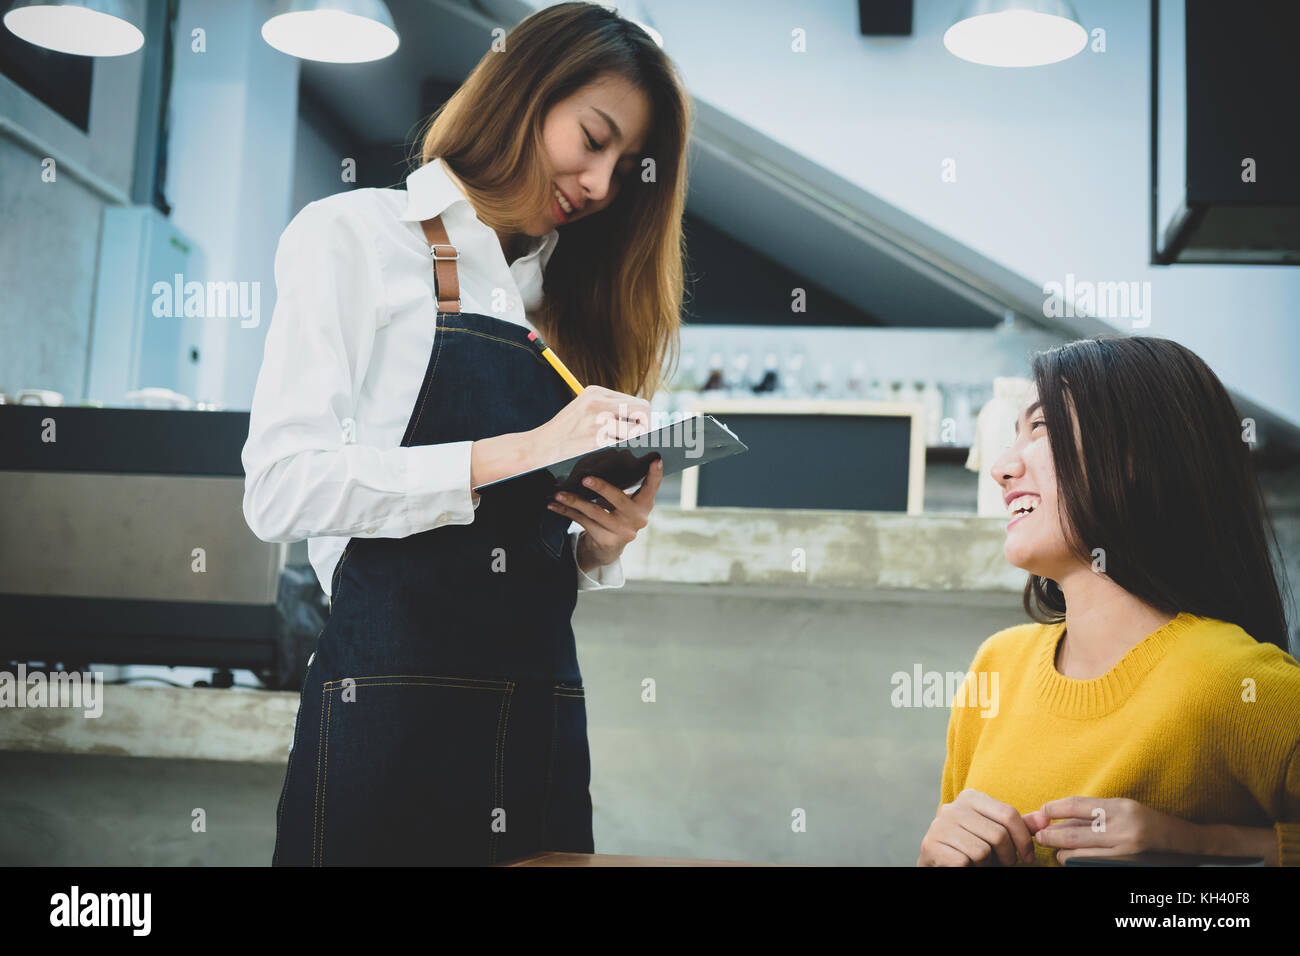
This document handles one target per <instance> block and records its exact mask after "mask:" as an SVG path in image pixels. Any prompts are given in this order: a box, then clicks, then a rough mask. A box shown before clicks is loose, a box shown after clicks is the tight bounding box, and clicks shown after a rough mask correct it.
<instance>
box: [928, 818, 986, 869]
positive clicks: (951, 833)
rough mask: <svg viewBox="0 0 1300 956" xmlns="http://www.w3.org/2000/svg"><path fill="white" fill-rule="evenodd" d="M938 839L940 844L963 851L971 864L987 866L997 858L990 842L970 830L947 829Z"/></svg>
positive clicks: (963, 854)
mask: <svg viewBox="0 0 1300 956" xmlns="http://www.w3.org/2000/svg"><path fill="white" fill-rule="evenodd" d="M937 839H938V842H939V843H940V844H942V845H944V846H948V847H950V848H952V849H954V850H956V851H957V852H959V853H961V854H962V856H964V857H966V859H967V860H968V861H969V862H970V865H971V866H987V865H988V864H989V863H990V862H991V861H992V860H995V859H997V857H996V856H994V854H993V848H992V847H991V846H990V845H989V844H988V842H987V841H985V840H983V839H982V838H980V837H979V836H977V835H975V834H974V833H971V832H970V831H969V830H966V829H962V828H960V827H957V828H954V829H952V830H947V831H945V832H944V833H943V835H942V836H940V837H938V838H937Z"/></svg>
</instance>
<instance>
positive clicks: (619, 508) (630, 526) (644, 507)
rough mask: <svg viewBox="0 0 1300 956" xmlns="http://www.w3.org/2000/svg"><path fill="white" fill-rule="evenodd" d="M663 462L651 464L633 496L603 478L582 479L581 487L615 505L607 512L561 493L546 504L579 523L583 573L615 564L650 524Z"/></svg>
mask: <svg viewBox="0 0 1300 956" xmlns="http://www.w3.org/2000/svg"><path fill="white" fill-rule="evenodd" d="M663 476H664V463H663V459H662V458H659V459H656V460H655V461H654V463H653V464H651V465H650V471H649V472H648V473H647V474H646V477H645V481H643V482H642V483H641V487H640V488H638V489H637V490H636V491H635V492H633V494H632V495H630V496H629V495H626V494H624V493H623V491H622V490H621V489H619V488H615V487H614V486H613V485H611V484H610V483H609V482H608V481H605V480H604V479H603V478H595V477H591V478H584V479H583V484H584V485H586V487H588V488H590V489H591V490H592V491H594V492H596V493H597V494H599V495H600V496H601V497H602V498H604V499H605V500H606V501H608V502H609V503H610V504H611V505H613V506H614V510H613V511H606V510H605V509H604V508H602V507H601V506H600V505H598V504H596V503H595V502H594V501H587V500H586V499H584V498H579V497H577V496H576V495H571V494H568V493H567V492H563V491H562V492H560V493H559V494H557V495H556V496H555V497H556V499H557V500H556V501H553V502H551V503H550V504H548V505H547V507H548V508H550V509H551V510H552V511H554V512H556V513H557V514H562V515H564V516H565V517H566V518H569V519H571V520H573V521H576V522H578V524H580V525H582V527H583V529H584V530H583V533H582V534H581V535H580V536H579V537H578V555H577V557H578V566H579V567H580V568H582V570H583V571H584V572H590V571H591V569H592V568H595V567H598V566H600V565H605V564H612V563H613V562H615V561H617V560H618V558H619V556H620V555H621V554H622V553H623V549H624V548H626V547H627V546H628V545H629V544H630V543H631V542H632V541H634V540H635V539H636V533H637V532H638V531H640V530H641V529H642V528H644V527H645V526H646V524H647V523H649V520H650V510H651V509H652V508H654V506H655V494H656V492H658V491H659V483H660V482H661V481H663Z"/></svg>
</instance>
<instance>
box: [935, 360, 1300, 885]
mask: <svg viewBox="0 0 1300 956" xmlns="http://www.w3.org/2000/svg"><path fill="white" fill-rule="evenodd" d="M1033 382H1034V385H1033V387H1032V388H1031V389H1029V394H1028V397H1027V398H1026V400H1025V405H1024V408H1023V410H1022V412H1021V414H1020V418H1019V421H1018V423H1017V425H1016V440H1015V442H1014V444H1013V445H1012V446H1011V448H1010V449H1008V450H1007V452H1006V453H1005V454H1004V455H1002V456H1001V457H1000V458H999V459H998V461H997V462H995V463H994V464H993V466H992V469H991V470H992V474H993V477H994V478H995V479H997V481H998V482H999V483H1000V484H1001V485H1002V488H1003V490H1004V492H1005V498H1006V503H1007V508H1008V511H1009V512H1010V514H1011V520H1010V522H1009V523H1008V525H1007V537H1006V542H1005V548H1004V550H1005V553H1006V556H1007V559H1008V560H1009V561H1010V562H1011V563H1012V564H1014V565H1016V566H1017V567H1021V568H1024V569H1025V570H1027V571H1028V572H1029V573H1030V578H1029V581H1028V583H1027V585H1026V588H1025V596H1024V603H1025V609H1026V612H1027V613H1028V614H1029V615H1030V617H1032V618H1034V619H1035V621H1036V622H1037V623H1035V624H1026V625H1020V626H1017V627H1012V628H1009V629H1007V630H1004V631H1001V632H999V633H997V634H994V635H993V636H992V637H990V638H988V639H987V640H986V641H984V643H983V644H981V645H980V648H979V650H978V651H977V652H976V654H975V659H974V662H973V663H972V664H971V668H970V674H969V675H968V678H967V680H968V682H971V681H977V680H978V679H979V678H978V675H980V674H984V675H991V674H994V673H996V674H998V677H999V679H998V682H997V685H996V686H997V687H998V688H999V689H1000V699H999V701H998V702H997V708H996V710H995V711H993V710H992V709H989V712H990V713H991V714H992V716H989V717H985V716H982V714H981V712H980V711H979V710H977V709H975V708H973V707H971V706H967V705H966V702H967V701H968V700H973V699H974V695H973V694H971V693H969V692H968V693H967V694H965V695H963V696H962V697H959V698H958V699H957V700H956V701H954V706H953V709H952V714H951V717H950V720H949V724H948V753H947V759H946V760H945V763H944V769H943V778H942V796H941V803H940V806H939V810H938V813H937V814H936V816H935V819H934V821H933V822H932V823H931V825H930V828H929V830H928V832H927V833H926V834H925V837H924V839H923V840H922V842H921V852H920V856H919V858H918V860H917V862H918V864H920V865H933V866H963V865H972V864H974V865H988V864H993V865H996V864H999V863H1000V864H1012V863H1016V862H1023V863H1035V862H1036V863H1039V864H1056V863H1063V862H1064V861H1065V860H1067V859H1069V858H1070V857H1072V856H1073V857H1090V856H1099V857H1105V856H1119V855H1126V854H1133V853H1141V852H1147V851H1156V852H1172V853H1186V854H1204V855H1212V856H1247V857H1259V858H1262V859H1264V860H1265V861H1266V862H1268V863H1271V864H1278V863H1282V864H1285V865H1295V864H1300V664H1297V662H1296V660H1295V658H1293V657H1292V656H1291V655H1290V654H1289V653H1288V652H1287V648H1288V633H1287V626H1286V620H1285V614H1284V602H1283V599H1282V594H1281V592H1280V590H1279V581H1280V580H1284V578H1283V577H1282V576H1281V575H1280V574H1277V573H1275V570H1274V564H1273V561H1272V559H1271V556H1270V546H1272V548H1274V549H1275V548H1276V541H1275V540H1274V539H1273V538H1272V535H1271V531H1270V525H1269V520H1268V516H1267V512H1266V510H1265V507H1264V504H1263V500H1262V496H1261V493H1260V489H1259V484H1258V481H1257V479H1256V476H1255V472H1254V466H1253V463H1252V461H1251V452H1250V448H1249V445H1248V444H1247V443H1246V442H1245V441H1243V424H1242V421H1241V418H1240V416H1239V415H1238V414H1237V412H1236V410H1235V409H1234V408H1233V405H1232V402H1231V400H1230V399H1229V397H1228V394H1227V392H1226V391H1225V390H1224V388H1223V385H1222V384H1221V383H1220V382H1219V380H1218V378H1217V377H1216V376H1215V375H1214V373H1213V372H1212V371H1211V370H1210V369H1209V368H1208V367H1207V366H1206V365H1205V363H1204V362H1203V361H1201V359H1200V358H1198V357H1197V356H1196V355H1195V354H1194V353H1192V352H1191V351H1189V350H1188V349H1186V348H1184V347H1183V346H1181V345H1178V344H1177V343H1175V342H1171V341H1167V340H1164V339H1158V338H1147V337H1139V336H1134V337H1127V338H1101V339H1090V340H1085V341H1079V342H1073V343H1071V344H1069V345H1065V346H1062V347H1060V348H1056V349H1052V350H1050V351H1047V352H1043V353H1039V354H1038V355H1036V356H1035V357H1034V360H1033ZM986 684H987V685H988V686H994V685H993V682H992V680H991V679H989V678H986Z"/></svg>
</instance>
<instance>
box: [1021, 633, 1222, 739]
mask: <svg viewBox="0 0 1300 956" xmlns="http://www.w3.org/2000/svg"><path fill="white" fill-rule="evenodd" d="M1200 620H1201V619H1200V618H1198V617H1196V616H1195V615H1192V614H1188V613H1186V612H1182V613H1180V614H1179V615H1178V616H1177V617H1175V618H1174V619H1173V620H1172V621H1169V622H1168V623H1167V624H1164V625H1163V626H1161V627H1158V628H1156V629H1155V630H1154V631H1152V632H1151V633H1150V634H1148V635H1147V636H1146V637H1144V638H1143V639H1142V640H1140V641H1138V642H1137V643H1136V644H1134V645H1133V646H1132V647H1131V648H1129V650H1128V653H1126V654H1125V655H1124V656H1123V657H1121V658H1120V659H1119V661H1118V662H1117V663H1116V664H1115V666H1114V667H1112V668H1111V669H1110V670H1109V671H1107V672H1106V673H1105V674H1102V675H1101V676H1100V677H1093V678H1090V679H1088V680H1076V679H1075V678H1073V677H1066V676H1065V675H1064V674H1062V673H1060V672H1059V671H1058V670H1057V669H1056V646H1057V644H1059V643H1060V641H1061V637H1062V635H1063V634H1064V633H1065V622H1064V621H1061V622H1059V623H1057V624H1049V625H1045V626H1044V628H1043V635H1042V639H1041V642H1040V644H1039V647H1038V655H1037V659H1036V661H1035V663H1034V680H1035V682H1036V683H1037V685H1038V695H1039V700H1040V701H1041V702H1042V703H1043V705H1044V706H1045V707H1047V709H1048V710H1050V711H1051V712H1052V713H1054V714H1057V715H1058V716H1061V717H1071V718H1074V719H1077V720H1086V719H1088V718H1091V717H1100V716H1102V715H1103V714H1108V713H1110V712H1111V711H1113V710H1116V709H1117V708H1119V707H1120V706H1122V705H1123V704H1124V702H1125V701H1126V700H1128V698H1129V697H1130V696H1132V694H1133V691H1134V690H1136V689H1137V687H1138V685H1139V684H1140V683H1142V680H1143V678H1145V677H1146V675H1147V674H1149V673H1150V672H1151V670H1152V669H1153V668H1154V667H1155V666H1156V665H1157V664H1159V663H1160V661H1161V659H1162V658H1163V657H1164V656H1165V653H1166V652H1167V651H1168V650H1169V648H1170V646H1171V645H1172V644H1173V642H1174V641H1176V640H1177V639H1178V636H1179V635H1180V634H1183V633H1185V632H1186V631H1187V630H1188V629H1189V628H1191V627H1193V626H1194V625H1195V624H1196V623H1197V622H1198V621H1200Z"/></svg>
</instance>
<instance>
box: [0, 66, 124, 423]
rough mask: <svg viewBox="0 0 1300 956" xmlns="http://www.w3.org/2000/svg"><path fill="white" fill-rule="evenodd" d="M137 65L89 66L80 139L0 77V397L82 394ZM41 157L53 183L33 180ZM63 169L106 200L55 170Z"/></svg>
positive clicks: (74, 397) (120, 185)
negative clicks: (49, 165) (51, 169)
mask: <svg viewBox="0 0 1300 956" xmlns="http://www.w3.org/2000/svg"><path fill="white" fill-rule="evenodd" d="M142 65H143V52H141V51H137V52H135V53H132V54H129V55H127V56H120V57H109V58H101V59H99V60H97V61H96V63H95V66H94V71H93V79H92V85H91V100H90V130H89V132H88V133H87V132H83V131H82V130H81V129H79V128H78V127H76V126H74V125H73V124H72V123H70V122H68V121H67V120H66V119H64V118H63V117H62V116H60V115H59V114H57V113H56V112H54V111H53V110H52V109H50V108H49V107H47V106H46V105H45V104H44V103H42V102H41V101H40V100H38V99H36V98H35V97H34V96H32V95H31V94H30V93H28V92H27V91H26V90H24V89H22V88H21V87H19V86H18V85H17V84H15V83H14V82H13V81H11V80H10V79H8V78H7V77H4V76H0V222H3V223H4V228H3V229H0V289H3V290H4V307H3V308H2V309H0V342H3V343H4V345H3V347H0V392H5V393H6V394H13V393H16V392H18V391H19V390H20V389H23V388H48V389H53V390H55V391H57V392H62V393H63V395H64V400H65V401H67V402H69V403H71V402H79V401H81V400H82V399H83V397H84V395H83V392H82V390H83V387H84V379H85V376H86V366H87V352H88V349H89V346H90V336H91V308H92V305H93V303H94V294H95V261H96V256H97V253H98V251H99V225H100V219H101V214H102V212H103V209H104V207H105V206H106V205H110V204H111V205H116V204H118V203H120V202H125V201H127V200H128V198H129V194H130V192H131V179H132V176H133V173H134V165H135V146H136V113H137V110H136V104H137V102H138V100H139V93H140V82H141V76H142ZM12 127H17V128H18V130H20V132H15V131H13V129H12ZM26 136H30V137H32V138H34V139H35V140H36V142H35V143H27V142H26V141H25V140H26ZM46 158H51V159H53V160H54V161H55V163H56V166H55V170H56V179H55V181H54V182H45V181H44V180H43V179H42V165H41V164H42V161H43V160H44V159H46ZM68 162H71V163H73V164H75V165H76V166H78V167H80V168H81V169H83V170H85V171H86V172H87V173H88V174H90V175H91V176H93V177H95V178H97V179H98V180H101V181H102V182H103V184H104V186H105V187H106V188H107V191H108V192H109V193H110V195H104V193H103V192H101V191H99V190H96V189H94V188H92V187H90V186H88V185H87V183H86V182H85V181H83V180H81V179H79V178H78V177H77V176H75V175H73V174H72V173H71V172H70V171H69V170H68V169H67V168H66V167H65V168H62V169H61V168H60V166H64V164H66V163H68ZM112 193H117V194H118V196H117V198H114V197H113V195H112Z"/></svg>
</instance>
